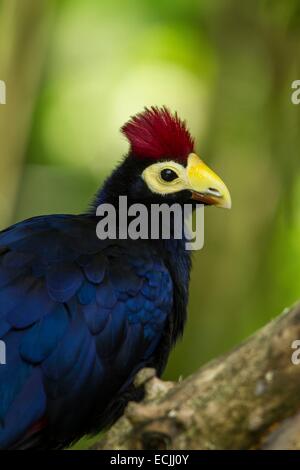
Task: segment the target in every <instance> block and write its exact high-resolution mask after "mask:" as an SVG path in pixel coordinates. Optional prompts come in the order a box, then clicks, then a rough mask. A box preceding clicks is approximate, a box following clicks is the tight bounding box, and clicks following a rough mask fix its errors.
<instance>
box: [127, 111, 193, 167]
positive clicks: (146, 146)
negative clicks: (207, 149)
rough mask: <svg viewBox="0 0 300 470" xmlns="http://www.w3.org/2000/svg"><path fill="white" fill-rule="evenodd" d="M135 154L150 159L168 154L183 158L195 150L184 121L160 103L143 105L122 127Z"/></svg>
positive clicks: (165, 156)
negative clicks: (159, 105)
mask: <svg viewBox="0 0 300 470" xmlns="http://www.w3.org/2000/svg"><path fill="white" fill-rule="evenodd" d="M121 132H122V133H123V134H124V135H125V136H126V137H127V139H128V140H129V143H130V151H131V153H132V154H133V155H135V156H136V157H145V158H152V159H158V160H159V159H162V158H164V159H165V158H171V159H173V160H179V161H185V160H186V158H187V156H188V155H189V154H190V153H191V152H193V151H194V139H193V138H192V137H191V134H190V133H189V131H188V129H187V127H186V123H185V121H182V120H181V119H180V118H179V117H178V115H177V113H175V114H174V115H173V114H171V112H170V111H169V110H168V108H166V107H165V106H163V107H162V108H158V107H154V106H152V107H151V108H145V110H144V111H143V112H142V113H139V114H136V115H135V116H133V117H132V118H131V119H130V120H129V121H128V122H127V123H126V124H124V126H123V127H122V128H121Z"/></svg>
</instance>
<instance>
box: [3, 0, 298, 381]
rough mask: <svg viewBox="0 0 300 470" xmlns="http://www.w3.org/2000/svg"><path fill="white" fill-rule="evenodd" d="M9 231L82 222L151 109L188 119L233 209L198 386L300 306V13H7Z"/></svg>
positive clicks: (202, 280)
mask: <svg viewBox="0 0 300 470" xmlns="http://www.w3.org/2000/svg"><path fill="white" fill-rule="evenodd" d="M0 79H1V80H5V81H6V85H7V104H6V105H3V106H0V146H1V147H0V226H1V227H0V228H4V227H5V226H7V225H9V224H11V223H12V222H14V221H17V220H21V219H24V218H27V217H31V216H34V215H38V214H45V213H52V212H60V213H69V212H72V213H79V212H81V211H83V210H84V209H85V208H86V207H87V205H88V203H89V201H90V199H91V198H92V196H93V194H94V192H95V190H96V189H97V187H98V186H99V185H101V183H102V181H103V179H104V178H105V177H106V176H107V175H108V174H109V173H110V171H111V170H112V168H113V167H114V165H115V164H116V163H117V162H118V160H119V159H120V157H121V155H122V154H124V153H125V152H126V149H127V143H126V142H125V140H124V139H123V138H122V136H121V135H120V133H119V128H120V126H121V125H122V124H123V123H124V122H125V121H126V120H127V119H128V118H129V116H130V115H132V114H134V113H136V112H138V111H141V110H142V109H143V107H144V106H145V105H148V106H151V105H162V104H166V105H167V106H168V107H169V108H170V109H171V110H177V111H178V113H179V115H180V116H181V117H183V118H185V119H187V121H188V123H189V126H190V128H191V131H192V133H193V134H194V135H195V137H196V140H197V150H198V153H199V154H200V155H201V156H202V158H203V159H204V160H205V161H206V162H207V163H208V164H210V166H212V167H213V168H214V169H215V170H216V171H217V172H218V173H219V174H220V175H221V176H222V177H223V179H224V180H225V181H226V183H227V185H228V187H229V188H230V191H231V194H232V199H233V208H232V210H231V211H230V212H228V211H221V210H215V209H206V213H205V239H206V240H205V246H204V249H203V250H202V251H200V252H197V253H196V254H195V255H194V269H193V274H192V282H191V297H190V305H189V321H188V324H187V328H186V331H185V335H184V338H183V340H182V341H181V342H180V344H178V346H177V347H176V349H175V351H174V352H173V354H172V356H171V359H170V361H169V365H168V368H167V371H166V373H165V377H166V378H168V379H178V378H179V376H186V375H188V374H190V373H191V372H193V371H194V370H195V369H197V368H198V367H199V366H201V365H202V364H203V363H205V362H206V361H208V360H209V359H211V358H213V357H215V356H216V355H219V354H222V353H223V352H225V351H226V350H228V349H229V348H231V347H233V346H234V345H236V344H237V343H239V342H240V341H241V340H242V339H244V338H245V337H247V336H248V335H249V334H251V333H253V332H254V331H255V330H256V329H257V328H259V327H261V326H262V325H264V324H265V323H267V322H268V321H269V320H270V319H271V318H272V317H274V315H276V314H278V313H280V311H282V309H283V308H284V307H286V306H288V305H289V304H291V303H293V302H294V301H296V300H297V298H300V176H299V167H300V155H299V148H300V105H299V106H295V105H293V104H292V103H291V92H292V91H291V83H292V81H293V80H296V79H300V2H299V1H298V0H289V1H288V2H284V1H282V0H259V1H258V0H254V1H252V2H241V1H240V0H202V1H200V0H186V1H184V0H122V1H121V0H117V1H109V0H101V1H99V0H60V1H56V0H43V1H41V0H22V1H20V0H2V1H1V0H0Z"/></svg>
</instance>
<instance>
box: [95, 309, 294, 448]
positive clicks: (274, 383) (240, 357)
mask: <svg viewBox="0 0 300 470" xmlns="http://www.w3.org/2000/svg"><path fill="white" fill-rule="evenodd" d="M297 339H300V303H299V304H298V305H295V306H294V307H292V308H291V309H290V310H288V309H287V311H285V312H284V313H283V314H282V315H281V316H279V317H277V318H276V319H275V320H273V321H272V322H271V323H269V324H268V325H267V326H265V327H264V328H263V329H261V330H260V331H258V332H257V333H256V334H255V335H254V336H252V337H250V338H249V339H248V340H247V341H245V342H244V343H243V344H241V345H240V346H239V347H237V348H235V349H234V350H233V351H232V352H230V353H229V354H227V355H225V356H222V357H220V358H219V359H216V360H214V361H212V362H210V363H209V364H207V365H206V366H204V367H203V368H201V369H200V370H199V371H197V372H196V373H194V374H193V375H192V376H190V377H189V378H187V379H186V380H184V381H182V382H179V383H172V382H162V381H160V380H159V379H157V378H156V377H155V376H154V371H153V369H144V370H142V371H140V373H139V374H138V375H137V378H136V385H137V386H141V385H144V387H145V392H146V394H145V399H144V401H143V402H141V403H133V402H132V403H129V404H128V406H127V409H126V410H125V414H124V416H123V417H122V418H121V419H120V420H119V421H118V422H117V423H116V424H115V425H114V426H113V427H112V428H111V429H110V431H109V432H108V433H107V435H106V436H105V437H104V438H102V440H100V441H99V443H98V444H96V445H95V446H94V448H96V449H115V450H117V449H118V450H131V449H132V450H135V449H137V450H138V449H153V450H164V449H176V450H182V449H199V450H206V449H257V448H260V449H300V415H299V408H300V393H299V391H300V364H299V365H296V361H297V360H298V359H299V356H300V352H298V351H296V350H295V344H293V343H294V341H295V340H297ZM292 345H293V346H292ZM298 348H299V346H298ZM293 354H294V359H293V361H292V355H293Z"/></svg>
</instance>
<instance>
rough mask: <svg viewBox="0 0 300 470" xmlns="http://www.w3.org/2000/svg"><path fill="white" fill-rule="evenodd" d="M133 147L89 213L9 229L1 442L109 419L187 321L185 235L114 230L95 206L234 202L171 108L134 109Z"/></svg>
mask: <svg viewBox="0 0 300 470" xmlns="http://www.w3.org/2000/svg"><path fill="white" fill-rule="evenodd" d="M121 130H122V133H123V134H124V135H125V136H126V138H127V139H128V141H129V144H130V149H129V152H128V154H127V155H126V157H125V158H124V159H123V161H122V162H121V164H120V165H119V166H118V167H117V168H116V169H115V170H114V171H113V172H112V174H111V176H110V177H109V178H108V179H107V181H106V182H105V183H104V185H103V187H102V188H101V189H100V190H99V192H98V193H97V194H96V197H95V199H94V202H93V203H92V205H91V207H90V208H89V210H88V211H87V212H86V213H84V214H82V215H62V214H60V215H47V216H40V217H34V218H31V219H29V220H25V221H23V222H20V223H17V224H15V225H13V226H11V227H9V228H7V229H6V230H3V231H2V232H1V233H0V339H1V341H2V342H3V343H2V344H5V347H6V364H1V365H0V448H2V449H7V448H8V449H28V448H36V449H46V448H63V447H65V446H68V445H69V444H71V443H72V442H74V441H76V440H77V439H78V438H80V437H81V436H83V435H85V434H93V433H96V432H98V431H99V430H101V429H105V428H106V427H107V426H109V425H111V424H112V423H113V422H114V421H115V420H116V419H117V417H119V416H120V415H121V413H122V411H123V410H124V407H125V405H126V403H127V402H128V400H134V399H139V398H140V390H136V389H135V388H134V385H133V379H134V376H135V375H136V373H137V371H138V370H139V369H141V368H143V367H145V366H147V367H153V368H155V369H156V371H157V374H158V375H160V374H161V373H162V371H163V370H164V367H165V364H166V362H167V359H168V355H169V353H170V350H171V348H172V346H173V345H174V344H175V342H176V340H177V339H178V338H179V337H180V336H181V335H182V332H183V328H184V325H185V321H186V314H187V312H186V310H187V301H188V288H189V276H190V267H191V262H190V254H191V252H190V251H188V250H186V248H185V240H184V238H182V239H175V237H172V232H171V237H170V238H169V239H160V238H158V239H147V240H144V239H136V240H132V239H129V238H128V239H111V240H110V239H107V240H101V239H99V237H98V236H97V234H96V226H97V223H98V222H99V217H97V216H96V207H98V206H99V204H101V203H111V204H113V205H115V206H116V210H118V205H117V201H118V197H119V196H121V195H122V196H127V201H128V206H129V205H130V204H133V203H137V202H139V203H143V204H144V205H146V206H147V207H150V206H151V204H153V203H155V204H158V203H165V204H168V205H170V204H173V203H174V202H176V203H178V204H180V206H182V205H183V204H185V203H190V202H191V201H194V205H196V204H198V203H203V204H205V205H214V206H218V207H224V208H229V207H230V205H231V200H230V195H229V191H228V189H227V187H226V186H225V184H224V183H223V182H222V180H221V179H220V178H219V177H218V176H217V175H216V174H215V173H214V172H213V171H212V170H210V169H209V168H208V167H207V166H206V165H205V164H204V162H203V161H202V160H200V158H199V157H198V156H197V155H196V154H195V153H194V140H193V138H192V137H191V135H190V133H189V131H188V129H187V127H186V123H185V122H184V121H182V120H180V118H179V117H178V115H177V114H172V113H171V112H170V111H169V110H168V109H167V108H165V107H162V108H158V107H151V108H145V110H144V111H143V112H142V113H140V114H137V115H136V116H134V117H132V118H131V119H130V120H129V121H128V122H127V123H126V124H125V125H124V126H123V127H122V129H121Z"/></svg>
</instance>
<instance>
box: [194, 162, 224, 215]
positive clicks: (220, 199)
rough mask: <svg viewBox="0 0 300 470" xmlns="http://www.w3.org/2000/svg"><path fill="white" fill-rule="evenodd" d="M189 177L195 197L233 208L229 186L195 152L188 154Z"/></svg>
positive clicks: (212, 204)
mask: <svg viewBox="0 0 300 470" xmlns="http://www.w3.org/2000/svg"><path fill="white" fill-rule="evenodd" d="M187 178H188V184H189V188H190V190H191V191H192V198H193V199H195V200H196V201H199V202H202V203H203V204H207V205H210V206H216V207H223V208H225V209H230V208H231V197H230V193H229V191H228V189H227V186H226V185H225V183H223V181H222V180H221V178H219V176H218V175H216V173H214V172H213V171H212V170H211V169H210V168H209V167H208V166H207V165H205V163H204V162H203V161H202V160H201V159H200V158H199V157H198V155H196V154H195V153H191V154H190V155H189V156H188V163H187Z"/></svg>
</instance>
